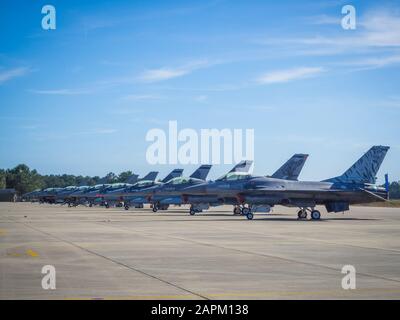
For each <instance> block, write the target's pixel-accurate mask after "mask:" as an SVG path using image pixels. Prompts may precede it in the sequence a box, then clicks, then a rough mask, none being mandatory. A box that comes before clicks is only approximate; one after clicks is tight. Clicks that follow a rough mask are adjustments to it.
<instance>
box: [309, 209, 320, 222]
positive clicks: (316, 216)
mask: <svg viewBox="0 0 400 320" xmlns="http://www.w3.org/2000/svg"><path fill="white" fill-rule="evenodd" d="M320 218H321V213H320V212H319V211H318V210H313V211H312V212H311V219H312V220H319V219H320Z"/></svg>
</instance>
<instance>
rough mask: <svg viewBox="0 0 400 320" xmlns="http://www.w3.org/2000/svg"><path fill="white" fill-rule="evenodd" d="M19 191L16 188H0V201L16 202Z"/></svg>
mask: <svg viewBox="0 0 400 320" xmlns="http://www.w3.org/2000/svg"><path fill="white" fill-rule="evenodd" d="M16 201H17V191H15V189H0V202H16Z"/></svg>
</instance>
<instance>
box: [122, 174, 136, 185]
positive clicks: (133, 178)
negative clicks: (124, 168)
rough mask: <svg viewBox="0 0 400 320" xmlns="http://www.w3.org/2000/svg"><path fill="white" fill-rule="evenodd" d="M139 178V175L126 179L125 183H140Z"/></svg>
mask: <svg viewBox="0 0 400 320" xmlns="http://www.w3.org/2000/svg"><path fill="white" fill-rule="evenodd" d="M138 178H139V176H138V175H137V174H133V175H131V176H130V177H129V178H128V179H126V181H125V183H129V184H134V183H136V182H137V181H138Z"/></svg>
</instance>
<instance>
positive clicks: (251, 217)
mask: <svg viewBox="0 0 400 320" xmlns="http://www.w3.org/2000/svg"><path fill="white" fill-rule="evenodd" d="M246 218H247V219H248V220H253V218H254V215H253V214H252V213H251V212H249V213H248V214H246Z"/></svg>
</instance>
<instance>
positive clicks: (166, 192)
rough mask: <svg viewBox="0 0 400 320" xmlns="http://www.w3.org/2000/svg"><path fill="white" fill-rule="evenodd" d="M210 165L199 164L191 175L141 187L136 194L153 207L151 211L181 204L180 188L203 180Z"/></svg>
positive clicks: (200, 182)
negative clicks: (148, 186) (144, 187)
mask: <svg viewBox="0 0 400 320" xmlns="http://www.w3.org/2000/svg"><path fill="white" fill-rule="evenodd" d="M210 169H211V165H201V166H200V167H199V168H198V169H197V170H196V171H195V172H193V173H192V175H191V176H190V177H188V178H186V177H176V178H173V179H171V180H170V181H168V182H167V183H165V184H161V185H157V186H153V187H150V188H146V189H143V190H141V191H139V192H137V193H136V195H137V196H140V197H142V198H144V199H145V200H146V201H145V202H147V203H150V204H151V205H152V207H153V212H157V211H158V210H159V209H160V210H167V209H168V207H169V205H171V204H174V205H180V204H183V201H182V197H181V190H182V189H184V188H186V187H188V186H193V185H196V184H202V183H204V182H205V179H206V178H207V175H208V173H209V172H210Z"/></svg>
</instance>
